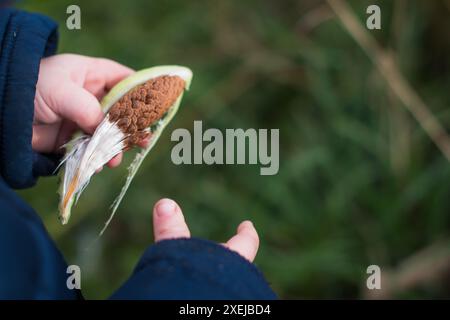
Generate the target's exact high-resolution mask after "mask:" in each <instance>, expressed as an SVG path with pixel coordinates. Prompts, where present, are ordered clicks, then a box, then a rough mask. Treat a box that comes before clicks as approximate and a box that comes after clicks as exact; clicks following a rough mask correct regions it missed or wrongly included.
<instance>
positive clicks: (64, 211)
mask: <svg viewBox="0 0 450 320" xmlns="http://www.w3.org/2000/svg"><path fill="white" fill-rule="evenodd" d="M191 80H192V71H191V70H190V69H188V68H186V67H182V66H157V67H153V68H149V69H144V70H141V71H138V72H136V73H134V74H132V75H131V76H129V77H127V78H125V79H124V80H122V81H121V82H119V83H118V84H117V85H115V86H114V87H113V88H112V89H111V91H110V92H109V93H108V94H107V95H106V96H105V97H104V98H103V99H102V101H101V106H102V109H103V111H104V112H105V118H104V119H103V121H102V122H101V123H100V124H99V126H98V127H97V129H96V130H95V132H94V134H93V135H92V136H87V135H80V136H78V137H77V138H75V139H74V140H72V141H71V142H69V143H68V144H66V150H67V152H66V155H65V157H64V158H63V160H62V161H61V163H60V167H61V168H62V170H61V171H60V175H61V186H60V192H59V193H60V197H61V199H60V205H59V219H60V221H61V223H62V224H66V223H67V222H68V221H69V218H70V213H71V208H72V206H73V205H74V203H76V202H77V201H78V199H79V197H80V195H81V193H82V192H83V190H84V189H85V188H86V186H87V185H88V184H89V181H90V179H91V177H92V176H93V175H94V173H95V171H96V170H97V169H99V168H100V167H102V166H103V165H104V164H106V163H107V162H108V161H109V160H111V159H112V158H113V157H114V156H116V155H117V154H119V153H120V152H122V151H125V150H128V149H130V148H132V147H133V146H135V145H138V144H139V143H140V142H141V141H142V140H143V139H149V140H148V141H149V142H148V144H147V146H146V147H145V148H143V149H142V150H141V151H140V152H138V153H137V154H136V157H135V158H134V160H133V162H132V163H131V165H130V167H129V168H128V171H129V172H128V176H127V178H126V181H125V184H124V186H123V187H122V190H121V192H120V194H119V196H118V197H117V198H116V200H115V201H114V203H113V205H112V213H111V216H110V218H109V219H108V221H107V222H106V224H105V227H104V228H103V230H102V231H101V233H103V231H104V230H105V228H106V226H107V225H108V224H109V222H110V221H111V219H112V217H113V215H114V213H115V211H116V210H117V207H118V206H119V204H120V201H121V200H122V198H123V196H124V195H125V193H126V191H127V189H128V187H129V185H130V183H131V180H132V179H133V178H134V176H135V174H136V172H137V170H138V168H139V166H140V165H141V164H142V161H143V160H144V158H145V157H146V156H147V154H148V153H149V151H150V150H151V149H152V148H153V146H154V145H155V143H156V142H157V140H158V138H159V136H160V135H161V133H162V131H163V130H164V128H165V127H166V126H167V124H168V123H169V122H170V121H171V120H172V119H173V117H174V115H175V114H176V112H177V111H178V107H179V105H180V102H181V99H182V97H183V93H184V90H188V89H189V86H190V84H191Z"/></svg>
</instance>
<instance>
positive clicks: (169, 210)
mask: <svg viewBox="0 0 450 320" xmlns="http://www.w3.org/2000/svg"><path fill="white" fill-rule="evenodd" d="M176 209H177V205H176V203H175V202H174V201H173V200H170V199H163V200H161V201H159V202H158V205H157V206H156V214H157V215H158V217H168V216H170V215H172V214H174V213H175V212H176Z"/></svg>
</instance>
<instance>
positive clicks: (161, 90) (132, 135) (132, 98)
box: [109, 76, 185, 148]
mask: <svg viewBox="0 0 450 320" xmlns="http://www.w3.org/2000/svg"><path fill="white" fill-rule="evenodd" d="M184 86H185V83H184V80H183V79H181V78H180V77H178V76H159V77H156V78H153V79H150V80H148V81H147V82H145V83H143V84H141V85H139V86H137V87H135V88H133V89H132V90H130V91H129V92H128V93H127V94H125V95H124V96H123V97H121V98H120V99H119V101H117V102H116V103H115V104H114V105H113V106H112V107H111V109H110V110H109V119H110V121H112V122H117V125H118V127H119V128H120V129H121V130H122V132H123V133H125V134H126V135H127V138H126V141H125V142H126V146H127V147H129V148H131V147H133V146H134V145H137V144H139V143H140V142H141V141H142V140H144V139H145V138H147V137H148V135H149V133H148V132H146V131H145V129H147V128H148V127H150V125H152V124H153V123H155V122H156V121H157V120H159V119H161V117H162V116H163V115H164V114H165V113H166V112H167V110H168V109H169V108H170V106H172V105H173V104H174V103H175V101H176V100H177V98H178V97H179V96H180V94H181V93H182V92H183V90H184Z"/></svg>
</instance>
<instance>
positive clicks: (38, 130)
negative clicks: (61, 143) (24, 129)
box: [31, 122, 61, 152]
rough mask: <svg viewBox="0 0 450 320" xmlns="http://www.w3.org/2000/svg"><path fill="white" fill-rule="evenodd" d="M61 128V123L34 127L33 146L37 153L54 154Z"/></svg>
mask: <svg viewBox="0 0 450 320" xmlns="http://www.w3.org/2000/svg"><path fill="white" fill-rule="evenodd" d="M60 127H61V122H59V123H55V124H51V125H47V124H42V125H39V124H36V125H33V134H32V138H31V145H32V147H33V150H34V151H37V152H52V151H54V150H55V144H56V139H57V137H58V132H59V130H60Z"/></svg>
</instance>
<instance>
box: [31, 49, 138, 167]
mask: <svg viewBox="0 0 450 320" xmlns="http://www.w3.org/2000/svg"><path fill="white" fill-rule="evenodd" d="M131 73H133V70H131V69H130V68H127V67H125V66H123V65H121V64H119V63H117V62H114V61H111V60H107V59H100V58H90V57H85V56H79V55H74V54H61V55H56V56H52V57H49V58H45V59H42V60H41V65H40V70H39V79H38V82H37V85H36V96H35V99H34V121H33V139H32V146H33V150H35V151H38V152H58V151H59V150H60V147H61V146H62V145H63V144H64V143H66V142H67V141H69V139H70V138H71V136H72V134H73V133H74V132H75V131H76V130H77V129H78V128H80V129H81V130H83V131H84V132H86V133H88V134H92V133H93V132H94V131H95V128H96V127H97V125H98V124H99V123H100V122H101V120H102V119H103V112H102V110H101V108H100V104H99V100H100V99H101V98H102V97H103V96H104V95H105V94H106V93H107V92H108V91H109V90H110V89H111V88H112V87H113V86H114V85H115V84H116V83H117V82H118V81H120V80H122V79H123V78H124V77H126V76H128V75H130V74H131ZM120 160H121V154H120V155H118V156H116V157H115V158H114V159H112V160H111V161H110V162H109V163H108V165H109V166H111V167H114V166H117V165H119V163H120Z"/></svg>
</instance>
